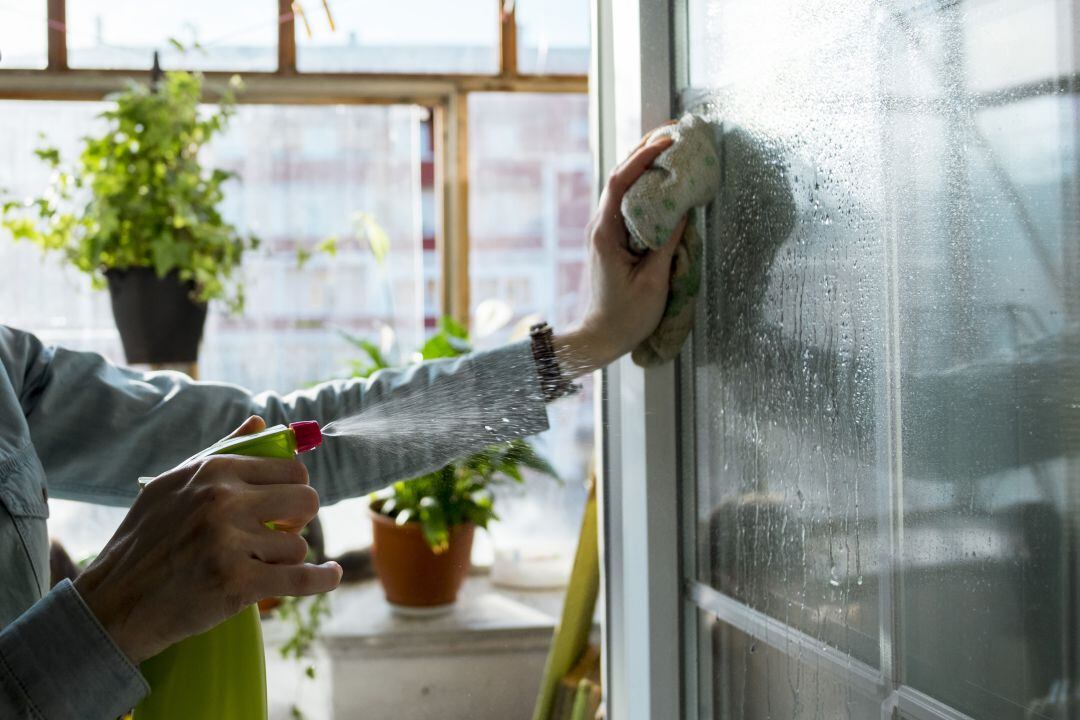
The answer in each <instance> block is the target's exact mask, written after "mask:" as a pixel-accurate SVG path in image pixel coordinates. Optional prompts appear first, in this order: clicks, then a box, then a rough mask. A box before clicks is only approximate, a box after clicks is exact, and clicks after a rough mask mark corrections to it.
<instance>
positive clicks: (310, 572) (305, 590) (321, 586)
mask: <svg viewBox="0 0 1080 720" xmlns="http://www.w3.org/2000/svg"><path fill="white" fill-rule="evenodd" d="M255 573H256V577H257V580H256V583H257V587H260V588H263V597H273V596H281V595H290V596H298V595H315V594H316V593H324V592H330V591H331V590H333V589H334V588H336V587H337V586H338V583H340V582H341V566H340V565H338V564H337V563H336V562H332V561H331V562H325V563H323V564H322V565H312V564H310V563H306V564H303V565H267V564H263V563H260V564H259V567H257V568H256V569H255Z"/></svg>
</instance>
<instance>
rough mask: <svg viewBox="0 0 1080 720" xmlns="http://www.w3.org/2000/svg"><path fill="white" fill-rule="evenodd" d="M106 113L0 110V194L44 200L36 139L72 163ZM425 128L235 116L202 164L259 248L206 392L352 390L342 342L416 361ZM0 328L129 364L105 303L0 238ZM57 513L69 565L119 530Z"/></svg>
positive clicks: (365, 113) (423, 312)
mask: <svg viewBox="0 0 1080 720" xmlns="http://www.w3.org/2000/svg"><path fill="white" fill-rule="evenodd" d="M104 107H105V106H104V104H100V103H46V102H12V101H8V102H0V157H4V158H7V159H8V162H5V163H0V187H4V188H8V189H9V190H10V191H11V192H13V193H15V194H16V195H29V194H31V193H36V192H40V191H41V189H42V188H43V187H44V185H45V183H46V181H47V178H48V172H47V171H46V169H45V168H44V167H43V166H42V164H41V163H39V162H38V161H37V159H36V158H34V157H33V155H32V152H31V151H32V150H33V148H35V147H37V145H38V142H39V141H38V132H39V131H42V132H44V133H45V135H46V136H47V138H48V140H49V141H50V142H53V143H56V144H57V145H59V147H60V148H61V151H62V153H63V155H64V156H65V157H68V158H70V157H73V155H74V153H75V152H77V150H78V148H79V147H80V143H79V141H78V138H80V137H81V136H83V135H85V134H87V133H93V132H94V131H95V129H96V128H97V127H98V126H99V125H98V121H97V120H96V119H95V116H96V115H97V114H98V113H99V112H100V111H101V110H102V109H103V108H104ZM426 117H427V112H426V110H424V109H422V108H416V107H412V106H390V107H377V106H350V107H334V106H318V107H290V106H274V105H259V106H241V107H240V108H239V111H238V113H237V115H236V117H234V118H233V121H232V125H231V127H230V129H229V130H228V132H227V134H226V135H225V136H223V137H221V138H220V139H219V140H218V141H216V142H215V143H214V145H212V146H211V147H210V148H208V150H207V153H206V156H205V161H206V162H207V163H209V164H213V165H215V166H219V167H224V168H229V169H233V170H236V171H237V172H239V173H240V176H241V179H240V180H239V181H233V182H230V183H229V184H228V185H227V187H226V199H225V203H224V205H223V211H224V214H225V216H226V218H227V219H228V220H230V221H232V222H234V223H236V224H237V225H238V226H239V227H240V228H241V229H244V230H248V231H251V232H255V233H257V234H258V235H259V237H260V238H261V240H262V246H261V248H260V249H259V250H258V251H256V252H254V253H252V254H250V255H249V256H248V257H247V258H246V260H245V263H244V266H243V275H244V277H245V280H246V282H247V307H246V310H245V312H244V314H243V315H241V316H230V315H226V314H224V313H223V312H222V310H221V309H220V308H217V307H213V306H212V307H211V313H210V317H209V319H208V322H207V327H206V334H205V337H204V341H203V346H202V348H201V352H200V363H199V369H200V375H201V377H202V378H203V379H206V380H215V381H225V382H231V383H235V384H239V385H242V386H245V387H248V388H251V389H253V390H277V391H291V390H294V389H296V388H300V387H305V386H307V385H309V384H311V383H314V382H317V381H320V380H324V379H330V378H333V377H340V376H343V375H347V374H348V367H349V361H350V360H352V359H358V358H359V357H360V356H359V353H358V351H357V350H356V348H354V347H353V346H351V345H350V344H349V343H348V342H346V340H345V339H344V336H343V334H342V333H343V332H348V333H350V334H353V335H357V336H363V337H369V338H375V339H377V340H386V341H387V342H388V344H389V342H390V341H392V342H394V343H396V344H397V345H398V346H400V347H403V348H407V349H412V348H414V347H416V346H417V345H419V343H420V342H421V340H422V338H423V337H424V334H425V330H424V329H425V326H426V325H430V324H433V322H434V309H433V308H431V307H430V306H428V305H426V302H425V288H426V286H428V285H430V284H434V282H435V278H434V277H432V276H431V274H430V273H432V272H433V271H434V270H433V269H434V268H435V267H437V263H436V262H434V258H433V255H434V250H433V248H432V249H427V250H425V249H424V248H425V243H424V242H423V238H422V225H423V223H422V218H421V212H422V210H421V192H422V189H423V188H424V182H425V181H424V180H423V179H422V177H421V166H422V164H423V163H430V162H431V159H432V158H431V154H430V139H429V138H428V137H426V133H428V132H429V130H428V125H427V122H426ZM425 175H426V177H428V178H430V176H431V173H430V172H427V173H426V174H425ZM428 192H430V188H428ZM357 212H365V213H370V215H371V216H372V217H373V218H374V219H375V220H376V221H377V222H378V223H379V225H380V226H381V227H382V228H383V229H384V230H385V231H386V233H387V235H388V236H389V238H390V251H389V254H388V257H387V260H386V263H385V266H380V265H379V264H378V263H377V262H376V261H375V259H374V257H373V256H372V253H371V251H370V250H369V249H368V247H367V246H366V244H365V243H364V242H363V241H362V240H361V239H360V238H359V237H358V235H357V229H356V223H355V219H354V216H355V213H357ZM330 236H337V237H338V238H339V243H338V253H337V255H336V257H333V258H330V257H327V256H326V255H316V256H315V257H313V258H312V259H311V260H310V261H309V262H308V263H307V264H306V265H305V266H304V267H303V268H300V267H298V266H297V257H296V253H297V250H298V249H300V248H306V249H309V250H310V249H312V248H313V247H314V245H315V244H316V243H318V242H319V241H321V240H323V239H324V238H327V237H330ZM429 248H430V246H429ZM425 268H427V269H425ZM0 323H5V324H11V325H15V326H18V327H21V328H25V329H27V330H30V331H33V332H35V333H37V334H38V335H39V336H40V337H41V338H42V340H43V341H45V342H46V343H55V344H61V345H65V346H68V347H72V348H77V349H88V350H94V351H97V352H101V353H103V354H104V355H105V356H106V357H109V358H110V359H111V360H113V361H115V362H118V363H122V362H123V360H124V357H123V351H122V349H121V346H120V342H119V337H118V335H117V332H116V329H115V325H114V323H113V319H112V314H111V311H110V309H109V299H108V293H105V292H97V291H93V290H91V289H90V287H89V282H88V281H87V280H86V278H85V276H83V275H80V274H77V273H75V272H73V271H72V270H70V269H68V268H67V267H66V266H65V265H63V264H61V263H59V262H58V261H57V260H55V259H48V260H42V259H41V256H40V254H39V253H38V252H37V251H36V249H34V248H32V247H29V246H27V245H25V244H22V243H19V244H16V243H13V242H12V241H11V240H10V238H9V237H8V236H6V234H4V235H0ZM384 328H387V329H388V330H389V331H392V332H385V331H383V329H384ZM197 449H198V448H193V449H192V450H193V451H194V450H197ZM52 502H54V503H55V509H54V513H53V518H52V519H51V520H50V523H49V527H50V532H51V533H52V534H53V535H54V536H55V537H59V538H61V539H62V540H63V541H64V542H65V543H68V544H69V545H70V550H71V551H72V554H73V556H74V557H76V558H77V559H78V558H81V557H85V556H86V555H88V554H90V553H92V552H96V551H97V550H99V549H100V547H101V546H102V545H103V544H104V542H105V541H106V540H107V539H108V537H109V534H110V533H111V531H112V529H114V528H115V523H116V522H118V521H119V517H120V515H118V514H117V512H116V511H113V510H108V509H99V508H93V509H88V508H87V506H84V505H78V506H77V508H78V509H77V510H71V509H70V508H71V505H70V504H68V503H65V502H63V501H52ZM363 502H364V501H363V500H362V499H361V500H352V501H345V502H343V503H339V504H337V505H335V506H333V507H330V508H324V509H323V511H322V513H321V517H322V519H323V522H324V526H325V529H326V541H327V549H328V551H329V552H331V553H339V552H341V551H342V550H344V549H345V548H347V547H357V546H359V545H360V544H362V543H363V542H364V541H365V536H364V533H365V532H367V528H368V527H369V525H370V524H369V523H367V522H361V521H360V519H361V518H363V517H364V514H363V513H364V511H363V509H362V508H361V507H360V505H362V504H363Z"/></svg>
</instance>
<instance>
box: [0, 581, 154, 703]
mask: <svg viewBox="0 0 1080 720" xmlns="http://www.w3.org/2000/svg"><path fill="white" fill-rule="evenodd" d="M148 690H149V688H148V687H147V685H146V682H145V681H144V680H143V678H142V676H141V675H140V674H139V672H138V670H137V669H136V668H135V666H133V665H132V664H131V663H130V662H128V660H127V658H126V657H124V655H123V653H122V652H121V651H120V650H119V649H118V648H117V647H116V645H115V644H114V643H113V642H112V640H111V639H110V638H109V637H108V635H107V634H106V633H105V631H104V630H103V629H102V628H101V625H100V624H99V623H98V622H97V620H96V619H95V618H94V616H93V614H92V613H91V612H90V610H89V609H88V608H87V607H86V605H85V603H83V601H82V599H81V598H80V597H79V594H78V593H77V592H76V591H75V589H74V587H72V585H71V583H70V582H68V581H64V582H62V583H60V584H59V585H57V586H56V587H55V588H54V589H53V590H52V591H51V592H50V593H49V594H48V595H46V596H45V597H44V598H43V599H42V600H40V601H38V602H37V603H36V604H35V605H34V606H33V607H31V608H30V609H29V610H28V611H26V612H25V613H24V614H23V615H21V616H20V617H19V618H17V619H16V620H15V622H13V623H12V624H10V625H8V626H7V627H6V628H4V630H3V631H2V632H0V717H5V718H7V717H12V718H23V717H29V718H40V719H41V720H67V719H68V718H71V719H72V720H74V719H76V718H78V719H79V720H95V719H100V720H113V719H114V718H117V717H119V716H121V715H123V714H124V713H126V712H127V711H128V710H130V709H131V708H132V707H134V706H135V705H136V704H137V703H138V702H139V700H140V699H142V698H143V697H144V696H145V695H146V693H147V692H148Z"/></svg>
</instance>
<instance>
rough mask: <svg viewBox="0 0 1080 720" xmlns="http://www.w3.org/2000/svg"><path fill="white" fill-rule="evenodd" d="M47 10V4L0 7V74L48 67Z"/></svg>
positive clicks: (12, 1) (7, 1)
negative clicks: (12, 70)
mask: <svg viewBox="0 0 1080 720" xmlns="http://www.w3.org/2000/svg"><path fill="white" fill-rule="evenodd" d="M46 8H47V6H46V3H45V0H40V2H39V1H38V0H34V1H33V2H25V1H18V2H17V1H16V0H5V1H4V2H2V3H0V70H3V69H5V68H7V69H11V68H43V67H45V66H46V65H47V64H48V49H47V48H48V24H47V18H48V16H47V15H46Z"/></svg>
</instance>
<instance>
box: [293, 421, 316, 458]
mask: <svg viewBox="0 0 1080 720" xmlns="http://www.w3.org/2000/svg"><path fill="white" fill-rule="evenodd" d="M289 429H290V430H292V431H293V434H294V435H296V452H298V453H306V452H307V451H309V450H314V449H315V448H317V447H319V446H320V445H322V430H320V429H319V423H317V422H315V421H314V420H303V421H301V422H294V423H292V424H290V425H289Z"/></svg>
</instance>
